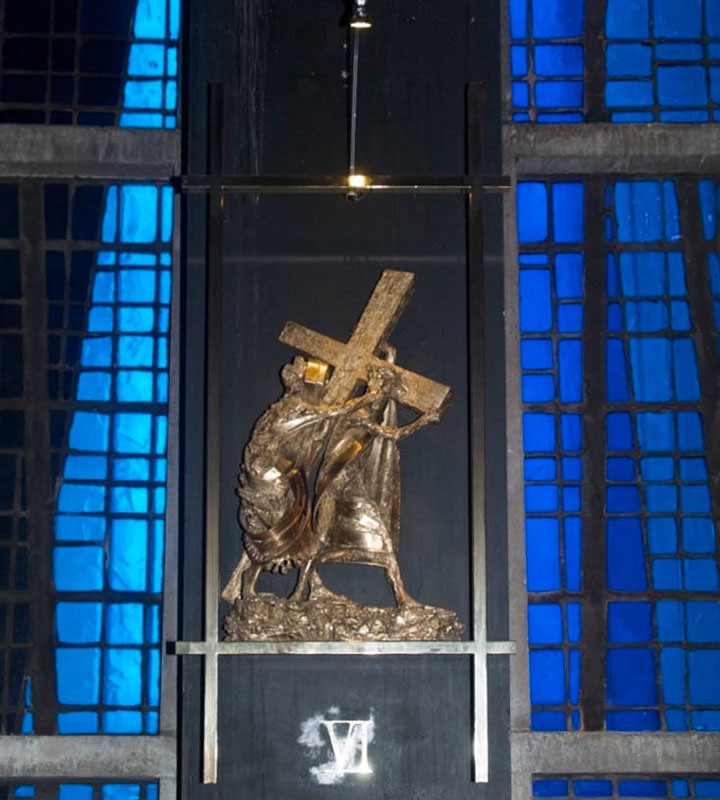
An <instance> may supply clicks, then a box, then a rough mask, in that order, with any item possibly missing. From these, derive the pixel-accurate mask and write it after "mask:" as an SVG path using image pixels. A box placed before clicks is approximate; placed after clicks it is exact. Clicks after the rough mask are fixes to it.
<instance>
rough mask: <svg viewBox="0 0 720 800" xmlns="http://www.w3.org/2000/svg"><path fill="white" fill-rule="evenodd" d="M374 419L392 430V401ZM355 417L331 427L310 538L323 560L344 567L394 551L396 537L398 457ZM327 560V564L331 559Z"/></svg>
mask: <svg viewBox="0 0 720 800" xmlns="http://www.w3.org/2000/svg"><path fill="white" fill-rule="evenodd" d="M378 416H379V419H374V420H372V422H374V423H376V424H377V423H380V424H383V425H387V426H389V427H397V410H396V406H395V401H394V400H392V399H388V400H387V402H386V404H385V408H384V409H383V411H382V413H381V414H379V415H378ZM363 422H364V421H363V420H361V419H359V418H358V417H357V416H356V415H355V414H350V415H349V416H348V417H347V418H346V419H343V420H340V421H338V422H337V423H336V425H335V428H334V430H333V433H332V434H331V437H330V442H329V444H328V448H327V450H326V452H325V457H324V459H323V462H322V465H321V467H320V471H319V474H318V480H317V489H316V497H315V512H314V525H315V536H316V537H317V540H318V542H319V543H321V545H322V548H323V550H325V551H327V554H328V556H331V555H332V551H333V550H340V549H342V550H345V551H350V552H348V553H346V555H345V556H344V557H343V558H342V559H341V560H343V561H357V562H362V561H364V560H365V557H366V556H372V554H373V553H388V554H390V553H394V552H396V551H397V546H398V538H399V531H400V524H399V523H400V456H399V452H398V447H397V444H396V442H395V441H393V440H392V439H387V438H385V437H383V436H380V435H378V434H377V433H374V432H373V431H371V430H369V429H368V427H367V424H363ZM331 560H332V559H331Z"/></svg>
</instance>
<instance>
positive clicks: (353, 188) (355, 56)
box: [347, 0, 372, 200]
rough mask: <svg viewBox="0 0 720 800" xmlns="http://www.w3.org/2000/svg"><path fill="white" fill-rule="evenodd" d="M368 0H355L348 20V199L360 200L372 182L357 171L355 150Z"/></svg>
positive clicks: (370, 22)
mask: <svg viewBox="0 0 720 800" xmlns="http://www.w3.org/2000/svg"><path fill="white" fill-rule="evenodd" d="M366 2H367V0H353V4H352V12H351V15H350V19H349V21H348V25H349V27H350V28H351V29H352V33H353V36H352V84H351V100H350V153H349V156H350V157H349V167H350V169H349V175H348V187H349V189H350V191H349V192H348V193H347V198H348V200H359V199H360V198H361V197H362V190H363V189H366V188H367V187H368V185H369V184H370V179H369V178H368V176H367V175H362V174H359V173H357V172H356V171H355V150H356V147H357V94H358V70H359V66H360V64H359V59H360V33H361V31H363V30H368V28H372V21H371V20H370V17H368V13H367V8H366Z"/></svg>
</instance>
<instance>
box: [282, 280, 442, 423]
mask: <svg viewBox="0 0 720 800" xmlns="http://www.w3.org/2000/svg"><path fill="white" fill-rule="evenodd" d="M414 285H415V275H413V273H412V272H400V271H398V270H394V269H386V270H385V271H384V272H383V274H382V275H381V276H380V280H379V281H378V282H377V284H376V285H375V289H374V290H373V293H372V295H371V297H370V300H369V301H368V303H367V305H366V306H365V309H364V311H363V313H362V315H361V317H360V319H359V320H358V322H357V324H356V325H355V329H354V330H353V333H352V336H351V337H350V339H349V341H348V342H347V343H345V344H344V343H343V342H338V341H337V340H336V339H331V338H330V337H329V336H324V335H323V334H321V333H317V332H316V331H312V330H310V329H309V328H305V327H303V326H302V325H298V324H297V323H295V322H288V323H287V325H285V327H284V328H283V330H282V332H281V334H280V336H279V339H280V341H281V342H283V343H284V344H287V345H290V346H291V347H295V348H296V349H297V350H300V351H301V352H303V353H306V354H307V355H309V356H311V357H312V358H319V359H322V360H323V361H326V362H327V363H328V364H332V366H333V368H334V370H333V374H332V377H331V378H330V380H329V382H328V384H327V386H326V387H325V392H324V394H323V398H322V401H323V402H324V403H328V404H337V403H344V402H345V401H346V400H348V399H349V398H350V397H352V395H353V393H354V392H355V389H356V387H357V384H358V382H359V381H364V382H367V380H368V375H369V371H370V369H371V368H372V367H373V366H375V367H379V366H384V367H386V368H389V369H392V370H393V371H395V372H396V373H398V374H399V375H400V377H401V378H402V381H401V382H400V383H399V385H398V387H397V389H395V390H394V391H393V397H394V399H395V400H397V401H398V402H399V403H401V404H402V405H404V406H409V407H410V408H412V409H414V410H415V411H418V412H420V413H421V414H422V413H428V412H432V411H435V412H440V411H441V410H443V408H444V407H445V406H446V405H447V404H448V403H449V402H450V400H451V398H452V390H451V389H450V387H449V386H445V385H444V384H442V383H437V382H436V381H432V380H430V379H429V378H425V377H423V376H422V375H418V374H417V373H416V372H410V370H407V369H403V368H402V367H398V366H396V365H394V364H389V363H388V362H387V361H384V360H383V359H381V358H378V357H377V355H376V353H377V352H378V351H379V350H381V349H382V347H383V346H384V345H385V344H386V343H387V339H388V336H389V335H390V333H391V331H392V329H393V328H394V327H395V324H396V323H397V321H398V319H399V318H400V315H401V314H402V312H403V310H404V308H405V306H406V305H407V302H408V300H409V299H410V295H411V294H412V291H413V288H414Z"/></svg>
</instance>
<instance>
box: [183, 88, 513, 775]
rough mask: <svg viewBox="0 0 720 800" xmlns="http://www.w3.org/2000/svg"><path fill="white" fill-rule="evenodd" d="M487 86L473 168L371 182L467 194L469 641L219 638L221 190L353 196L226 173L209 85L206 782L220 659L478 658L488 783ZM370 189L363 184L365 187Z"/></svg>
mask: <svg viewBox="0 0 720 800" xmlns="http://www.w3.org/2000/svg"><path fill="white" fill-rule="evenodd" d="M483 100H484V91H483V88H482V86H480V85H479V84H470V85H469V87H468V119H467V134H468V175H465V176H458V177H453V178H447V177H441V178H434V177H433V178H392V177H389V176H385V177H383V178H382V183H375V182H373V184H372V186H371V188H370V191H373V192H382V193H411V194H419V193H428V194H445V193H448V192H461V193H464V194H466V195H467V198H468V202H467V212H466V220H467V250H468V262H467V268H468V292H467V294H468V306H469V308H470V309H472V312H473V313H471V314H469V329H468V352H469V386H470V402H469V408H468V412H469V425H470V446H471V463H472V473H471V489H472V491H471V503H472V507H471V522H470V526H471V541H472V573H473V579H472V586H473V588H472V614H473V620H472V633H473V638H472V640H471V641H468V642H370V643H364V642H357V643H356V642H347V643H346V642H268V643H255V642H220V641H219V639H218V634H219V630H218V602H219V589H220V586H219V519H218V508H219V502H218V498H219V490H220V486H219V457H220V396H221V391H220V389H221V380H222V379H221V363H220V360H219V358H220V356H219V354H220V343H221V342H222V315H221V313H220V310H221V303H222V297H223V294H222V265H223V259H222V208H223V195H224V194H225V193H226V192H228V193H230V192H235V193H243V194H260V193H268V192H270V193H278V194H279V193H282V194H295V193H298V192H303V193H309V194H325V193H333V194H350V195H351V194H352V193H353V192H354V191H356V190H351V189H350V187H349V186H348V183H347V177H324V178H317V177H296V178H285V177H278V176H260V177H251V176H223V175H222V174H221V172H222V170H221V166H222V134H223V129H222V124H223V119H222V117H223V112H222V87H220V86H218V85H212V86H211V87H210V91H209V122H210V129H209V153H208V176H197V177H183V178H182V179H181V181H180V186H181V187H182V188H184V189H185V190H186V191H196V192H197V191H199V192H205V193H208V195H209V196H208V216H209V220H208V228H207V274H206V288H207V294H206V304H207V305H206V339H205V363H206V385H205V404H206V405H205V407H206V409H207V411H206V417H207V418H206V429H205V503H206V512H205V610H204V615H205V626H204V635H205V638H204V641H200V642H187V641H180V642H177V643H176V644H175V653H176V654H177V655H200V656H203V661H204V710H203V735H204V743H203V773H202V775H203V782H204V783H216V782H217V771H218V732H217V716H218V708H217V697H218V662H217V659H218V656H220V655H246V656H249V655H268V654H272V655H302V656H312V655H343V656H358V655H362V656H367V655H383V656H391V655H427V654H445V655H447V654H454V655H471V656H472V658H473V682H474V713H473V762H474V780H475V781H476V782H482V783H486V782H487V781H488V779H489V763H488V707H487V656H489V655H507V654H509V653H513V652H515V645H514V643H513V642H510V641H502V642H500V641H496V642H489V641H488V640H487V614H486V605H487V598H486V589H487V576H486V571H485V558H486V553H485V544H486V543H485V452H484V442H485V416H484V391H485V390H484V385H483V371H484V341H483V335H482V334H483V330H484V313H483V311H482V309H483V304H484V289H483V286H484V271H483V270H484V266H483V232H482V201H481V200H480V197H481V195H482V193H483V192H484V191H501V190H503V189H507V188H509V182H508V181H507V180H506V179H504V178H486V177H485V176H483V175H482V174H481V172H480V170H481V165H482V149H481V146H482V145H481V143H482V107H483ZM363 191H365V190H363Z"/></svg>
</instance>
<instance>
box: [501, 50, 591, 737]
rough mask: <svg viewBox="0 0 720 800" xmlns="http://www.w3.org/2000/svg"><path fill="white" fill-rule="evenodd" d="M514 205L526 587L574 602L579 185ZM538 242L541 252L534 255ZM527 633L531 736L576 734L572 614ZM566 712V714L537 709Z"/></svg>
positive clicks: (540, 610) (578, 529) (537, 192)
mask: <svg viewBox="0 0 720 800" xmlns="http://www.w3.org/2000/svg"><path fill="white" fill-rule="evenodd" d="M541 52H542V51H541ZM545 56H546V57H547V58H548V59H551V58H555V57H557V58H568V59H569V58H577V57H578V54H577V53H575V55H574V56H571V55H570V54H569V53H567V52H565V53H563V52H562V51H561V52H560V53H559V54H558V53H552V52H550V51H546V52H545ZM517 203H518V238H519V239H520V243H521V253H520V256H519V281H518V283H519V290H520V307H519V311H520V314H519V317H520V331H521V340H520V356H521V366H522V370H523V374H522V399H523V402H524V403H525V404H526V409H525V411H524V413H523V447H524V452H525V456H526V458H525V479H526V485H525V492H524V500H525V513H526V523H525V536H526V563H527V586H528V590H529V592H531V593H535V592H538V593H543V592H562V593H566V592H567V593H573V592H578V591H580V589H581V584H582V579H581V561H582V521H581V518H580V517H579V516H572V515H573V514H575V513H579V512H581V511H582V502H583V498H582V491H581V486H580V484H579V481H581V480H582V476H583V466H582V459H581V458H580V457H579V456H578V454H579V453H580V452H581V451H582V447H583V427H582V419H581V415H580V414H578V413H576V409H577V407H578V406H579V405H580V404H582V403H583V402H584V399H585V398H584V381H583V375H584V371H585V368H584V348H583V341H582V333H583V329H584V303H583V288H584V283H585V272H584V262H583V255H582V243H583V239H584V236H585V192H584V187H583V185H582V183H580V182H578V181H557V182H549V183H541V182H537V181H530V182H527V183H525V182H520V183H519V184H518V194H517ZM541 243H542V245H543V249H544V250H546V252H544V253H539V252H537V249H536V248H537V245H538V244H541ZM525 248H527V249H525ZM537 600H540V597H538V598H537ZM528 625H529V642H530V645H531V665H532V666H531V693H532V696H533V712H532V717H531V718H532V725H533V728H534V729H535V730H567V729H568V728H570V729H577V728H578V727H579V719H580V717H579V713H578V708H577V706H578V703H579V698H580V690H579V687H580V681H581V661H580V657H579V651H578V650H577V649H575V648H574V647H573V645H575V644H576V643H577V642H578V641H579V639H580V636H581V623H580V605H579V604H578V603H565V602H561V603H553V604H548V603H543V602H531V603H530V605H529V608H528ZM547 645H552V646H553V648H555V649H553V650H548V649H547ZM566 672H567V680H566V679H565V675H566ZM551 698H552V702H551ZM565 703H568V704H569V707H568V711H567V713H566V712H565V711H558V710H553V709H550V708H547V707H543V706H547V705H564V704H565Z"/></svg>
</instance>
